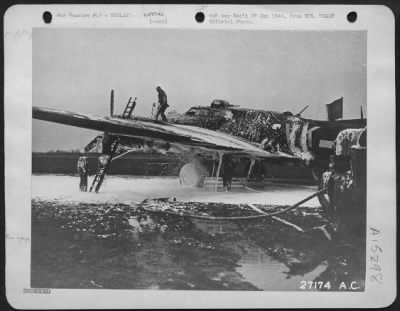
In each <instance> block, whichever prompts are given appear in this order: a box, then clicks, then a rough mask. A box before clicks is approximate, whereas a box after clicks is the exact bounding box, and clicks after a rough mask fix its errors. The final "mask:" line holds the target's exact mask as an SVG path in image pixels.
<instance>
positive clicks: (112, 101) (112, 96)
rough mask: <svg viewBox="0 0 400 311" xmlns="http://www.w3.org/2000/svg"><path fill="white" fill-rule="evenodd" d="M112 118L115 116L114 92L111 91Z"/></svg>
mask: <svg viewBox="0 0 400 311" xmlns="http://www.w3.org/2000/svg"><path fill="white" fill-rule="evenodd" d="M110 116H111V117H113V116H114V90H111V98H110Z"/></svg>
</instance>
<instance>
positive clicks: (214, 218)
mask: <svg viewBox="0 0 400 311" xmlns="http://www.w3.org/2000/svg"><path fill="white" fill-rule="evenodd" d="M326 191H327V188H324V189H321V190H319V191H317V192H315V193H313V194H312V195H309V196H308V197H306V198H304V199H303V200H301V201H299V202H297V203H296V204H294V205H291V206H288V207H286V208H284V209H283V210H280V211H276V212H272V213H263V214H261V215H251V216H236V217H226V216H205V215H190V214H184V213H179V212H173V211H165V210H153V209H148V208H146V207H142V208H143V210H145V211H146V212H148V213H162V214H167V215H173V216H181V217H188V218H195V219H206V220H231V221H235V220H251V219H260V218H266V217H272V216H277V215H281V214H283V213H286V212H288V211H291V210H293V209H295V208H297V207H299V206H300V205H302V204H303V203H305V202H307V201H309V200H311V199H313V198H315V197H316V196H318V195H320V194H323V193H325V192H326Z"/></svg>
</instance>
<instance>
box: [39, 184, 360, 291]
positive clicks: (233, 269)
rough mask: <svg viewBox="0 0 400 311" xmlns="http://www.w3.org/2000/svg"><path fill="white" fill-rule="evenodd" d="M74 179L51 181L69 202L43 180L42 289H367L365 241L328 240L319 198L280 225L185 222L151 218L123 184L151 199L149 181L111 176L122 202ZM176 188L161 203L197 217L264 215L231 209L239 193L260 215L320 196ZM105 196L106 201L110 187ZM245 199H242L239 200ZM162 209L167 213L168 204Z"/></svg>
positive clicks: (289, 190)
mask: <svg viewBox="0 0 400 311" xmlns="http://www.w3.org/2000/svg"><path fill="white" fill-rule="evenodd" d="M70 178H72V179H73V180H74V181H75V182H76V181H77V178H76V177H69V176H51V178H50V176H49V178H48V179H49V180H51V181H52V182H53V181H54V180H57V181H58V183H64V185H65V188H64V193H63V194H62V195H61V193H62V192H61V191H60V193H59V194H58V193H57V192H54V193H53V194H52V195H50V194H49V193H46V192H45V191H44V189H45V187H44V183H45V180H46V176H33V181H32V197H33V198H32V258H31V286H32V287H45V288H99V289H101V288H113V289H177V290H339V287H340V286H341V288H340V290H363V289H364V270H365V262H364V261H365V255H364V254H365V245H364V242H363V241H362V240H360V239H357V238H350V237H342V238H341V239H339V240H336V241H330V240H328V239H327V237H326V234H328V235H329V230H323V229H320V228H318V227H321V226H323V225H326V224H327V223H328V221H327V218H326V217H325V215H324V213H323V211H322V210H321V208H320V207H319V206H318V204H317V203H316V202H315V201H314V200H313V201H309V202H308V204H307V203H306V204H305V206H302V207H300V208H298V209H294V210H292V211H290V212H288V213H285V214H281V215H279V217H278V218H271V217H267V218H261V219H255V220H254V219H253V220H240V221H238V220H235V221H220V220H208V219H194V218H191V217H184V216H185V215H186V214H185V215H184V216H175V215H168V214H163V213H152V212H149V211H146V210H144V209H143V207H144V205H145V203H143V202H142V201H143V199H144V198H142V197H135V196H134V195H131V196H130V197H129V195H128V191H127V193H125V192H124V191H125V190H128V189H125V188H124V187H123V186H122V185H123V184H124V183H125V182H126V179H128V180H129V181H130V182H131V184H130V185H132V184H133V185H135V186H136V189H141V188H140V187H143V191H142V192H145V189H147V188H148V186H147V184H146V183H147V182H148V179H143V180H141V179H135V178H125V179H122V178H121V179H118V178H117V177H115V178H110V179H109V184H108V187H109V188H108V189H110V188H111V186H113V187H116V188H118V187H117V186H116V185H117V184H118V183H119V184H120V187H119V188H118V189H119V191H120V196H119V199H120V201H118V199H116V198H114V197H107V195H106V194H103V196H102V194H99V196H97V197H96V194H89V193H85V194H82V193H79V192H77V191H76V189H72V188H69V181H70ZM170 181H171V180H169V182H168V183H167V184H166V185H170V187H171V189H164V190H162V191H160V193H158V194H159V196H156V195H155V196H154V198H157V197H162V195H164V194H165V192H169V193H171V194H173V195H175V197H176V198H177V201H178V202H184V203H180V204H183V205H184V206H185V207H187V214H188V215H190V214H199V213H200V214H201V215H205V216H218V217H221V216H241V215H250V214H251V213H254V211H248V210H246V209H242V208H241V206H240V205H238V204H234V203H233V202H230V201H229V195H231V198H230V199H231V201H240V199H239V198H242V197H244V196H247V200H248V201H249V202H251V200H253V202H254V203H257V204H258V205H257V206H258V207H259V208H262V209H264V210H265V211H268V210H270V209H272V208H273V209H274V211H277V210H279V209H282V208H283V207H284V206H283V205H284V204H288V203H286V202H284V204H282V206H276V205H275V204H277V202H274V200H275V199H276V200H277V201H279V196H277V195H276V193H279V192H280V191H282V194H281V195H280V196H282V199H281V201H282V202H283V201H285V200H286V201H290V200H291V201H292V203H296V202H297V201H299V200H301V199H302V198H304V197H306V196H307V195H309V194H310V193H312V192H313V191H314V190H315V189H311V188H307V187H303V188H302V187H295V186H292V185H287V187H286V188H285V187H284V186H282V185H281V186H272V185H269V186H268V187H267V188H268V189H264V190H265V191H261V189H258V190H256V191H257V192H255V191H253V190H254V189H250V190H249V189H247V190H246V189H243V188H242V187H239V186H238V187H235V188H234V189H233V191H232V193H228V194H227V193H223V192H214V191H213V190H212V189H211V188H210V187H205V188H204V189H201V190H198V191H199V192H198V193H195V192H190V191H194V190H185V191H182V189H180V190H175V192H173V189H176V188H177V187H176V185H175V184H174V183H172V185H171V182H170ZM157 183H158V185H160V184H163V183H165V179H158V178H156V179H153V180H152V186H153V192H154V189H155V188H154V185H157ZM71 185H72V183H71ZM74 186H76V183H74ZM282 188H284V189H282ZM124 189H125V190H124ZM274 189H275V191H274ZM283 190H286V191H283ZM103 191H104V193H106V192H107V187H105V188H104V189H103ZM177 191H180V192H181V193H182V195H180V193H178V192H177ZM184 192H186V196H185V193H184ZM188 192H190V195H188ZM114 193H115V192H114ZM207 193H208V194H209V195H206V194H207ZM271 193H272V194H271ZM301 193H302V195H300V194H301ZM285 194H286V195H285ZM261 195H264V196H265V198H269V203H270V204H267V203H266V202H265V203H264V204H261V200H260V201H258V200H259V199H260V196H261ZM284 196H285V197H284ZM147 197H148V196H147ZM235 197H237V200H233V199H232V198H235ZM297 197H299V200H297ZM122 198H123V199H122ZM190 198H197V199H196V200H193V201H191V200H190ZM200 198H203V201H204V202H203V203H202V204H201V208H200V207H199V204H197V203H191V202H199V201H200ZM225 198H228V199H225ZM155 202H156V204H159V206H161V207H162V206H163V201H162V200H161V201H157V200H156V201H155ZM157 202H158V203H157ZM211 202H223V203H221V204H213V203H211ZM316 227H317V228H316ZM315 228H316V229H315ZM324 228H325V227H324ZM302 230H303V231H304V232H302ZM311 281H316V282H311ZM307 282H308V283H307ZM318 282H319V283H318ZM343 284H344V285H343ZM343 286H346V288H344V287H343ZM350 286H352V288H350Z"/></svg>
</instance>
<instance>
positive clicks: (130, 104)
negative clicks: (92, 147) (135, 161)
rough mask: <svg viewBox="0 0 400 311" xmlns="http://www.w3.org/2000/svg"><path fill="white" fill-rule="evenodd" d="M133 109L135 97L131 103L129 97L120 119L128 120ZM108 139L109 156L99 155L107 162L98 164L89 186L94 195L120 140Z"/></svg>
mask: <svg viewBox="0 0 400 311" xmlns="http://www.w3.org/2000/svg"><path fill="white" fill-rule="evenodd" d="M135 107H136V97H135V99H134V100H133V101H132V97H130V98H129V101H128V103H127V104H126V107H125V110H124V113H123V114H122V118H123V119H129V118H130V117H131V115H132V112H133V109H135ZM110 139H111V142H110V144H111V148H110V149H111V151H110V154H103V155H101V156H107V158H106V161H107V162H106V163H105V164H102V163H99V165H98V168H97V172H96V176H95V177H94V179H93V182H92V185H91V186H90V189H89V192H92V190H93V188H94V191H95V192H96V193H98V192H99V190H100V187H101V185H102V183H103V180H104V177H105V176H106V173H107V171H108V168H109V167H110V164H111V161H112V158H113V156H114V154H115V152H116V151H117V149H118V145H119V140H120V138H119V136H111V137H110ZM99 162H100V161H99Z"/></svg>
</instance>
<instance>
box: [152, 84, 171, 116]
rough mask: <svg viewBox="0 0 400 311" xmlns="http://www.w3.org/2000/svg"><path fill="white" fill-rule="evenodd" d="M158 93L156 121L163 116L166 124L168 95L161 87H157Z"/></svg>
mask: <svg viewBox="0 0 400 311" xmlns="http://www.w3.org/2000/svg"><path fill="white" fill-rule="evenodd" d="M156 91H157V93H158V103H159V106H158V109H157V113H156V117H155V119H156V120H158V117H159V115H161V119H162V120H163V121H165V122H167V121H168V120H167V117H166V116H165V110H166V109H167V108H168V107H169V105H168V102H167V94H166V93H165V91H164V90H163V89H162V88H161V87H160V86H157V87H156Z"/></svg>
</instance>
